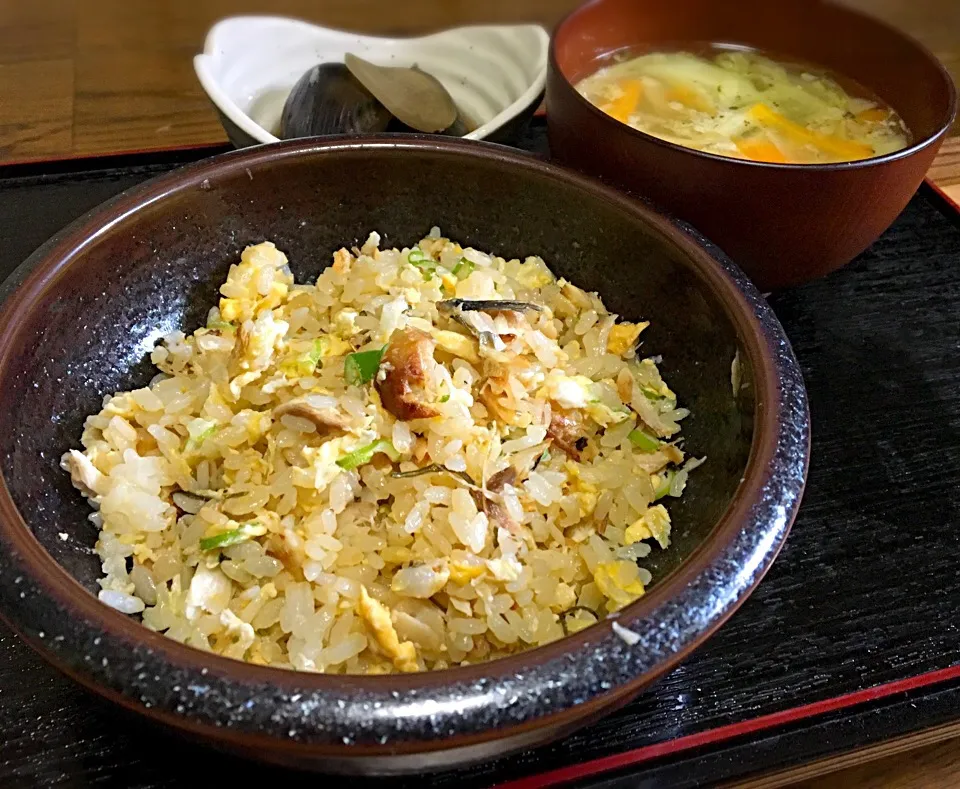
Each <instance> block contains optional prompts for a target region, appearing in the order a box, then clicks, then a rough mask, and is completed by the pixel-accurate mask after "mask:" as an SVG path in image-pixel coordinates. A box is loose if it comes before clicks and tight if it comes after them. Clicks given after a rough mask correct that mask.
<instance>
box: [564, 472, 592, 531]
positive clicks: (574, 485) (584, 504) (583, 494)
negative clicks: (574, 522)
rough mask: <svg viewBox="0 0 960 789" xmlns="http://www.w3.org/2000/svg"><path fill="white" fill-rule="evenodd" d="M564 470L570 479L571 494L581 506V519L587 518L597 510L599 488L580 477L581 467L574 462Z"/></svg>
mask: <svg viewBox="0 0 960 789" xmlns="http://www.w3.org/2000/svg"><path fill="white" fill-rule="evenodd" d="M564 469H565V470H566V472H567V474H568V475H569V477H570V480H571V483H570V492H571V493H572V494H573V495H574V496H576V497H577V502H578V503H579V505H580V517H581V518H586V517H587V516H588V515H590V514H591V513H592V512H593V511H594V510H595V509H596V508H597V499H598V498H599V493H598V489H597V486H596V485H594V484H593V483H592V482H585V481H584V480H583V479H581V477H580V467H579V466H578V465H577V464H576V463H574V462H573V461H572V460H568V461H567V462H566V463H565V464H564Z"/></svg>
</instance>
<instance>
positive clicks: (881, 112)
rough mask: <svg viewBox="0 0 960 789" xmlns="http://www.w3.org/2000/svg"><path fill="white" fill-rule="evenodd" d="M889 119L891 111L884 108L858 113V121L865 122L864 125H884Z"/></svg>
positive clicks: (873, 108) (872, 108)
mask: <svg viewBox="0 0 960 789" xmlns="http://www.w3.org/2000/svg"><path fill="white" fill-rule="evenodd" d="M889 117H890V113H889V111H887V110H885V109H884V108H883V107H871V108H870V109H868V110H863V111H862V112H858V113H857V120H858V121H863V122H864V123H882V122H883V121H885V120H887V118H889Z"/></svg>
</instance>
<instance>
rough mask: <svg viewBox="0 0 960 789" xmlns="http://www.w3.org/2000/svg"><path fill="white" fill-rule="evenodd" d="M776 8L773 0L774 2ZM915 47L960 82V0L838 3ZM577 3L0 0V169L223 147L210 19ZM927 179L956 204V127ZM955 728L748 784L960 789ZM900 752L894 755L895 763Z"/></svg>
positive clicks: (408, 14)
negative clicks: (207, 75) (206, 81)
mask: <svg viewBox="0 0 960 789" xmlns="http://www.w3.org/2000/svg"><path fill="white" fill-rule="evenodd" d="M774 1H775V0H774ZM843 2H845V3H846V4H847V5H851V6H854V7H856V8H859V9H861V10H863V11H865V12H868V13H871V14H874V15H876V16H877V17H880V18H881V19H884V20H886V21H888V22H890V23H892V24H895V25H897V26H899V27H901V28H902V29H904V30H906V31H908V32H909V33H911V34H912V35H914V36H915V37H916V38H918V39H920V40H921V41H923V42H924V43H925V44H926V45H927V46H928V47H929V48H930V49H931V50H932V51H933V52H935V53H936V54H937V56H938V57H939V58H940V59H941V60H942V61H943V62H944V64H945V65H946V66H947V68H948V69H949V70H950V72H951V73H952V74H953V75H954V79H955V80H957V81H958V82H960V0H843ZM576 4H577V0H486V2H484V3H477V2H472V1H471V0H401V1H398V2H388V0H324V2H318V0H274V1H273V2H267V0H259V2H258V0H0V164H2V163H5V162H15V161H25V160H36V159H53V158H67V157H72V156H89V155H98V154H108V153H116V152H120V151H131V150H145V149H157V148H169V147H174V146H189V145H198V144H205V143H218V142H224V141H225V140H226V138H225V136H224V134H223V130H222V129H221V128H220V125H219V123H218V121H217V118H216V116H215V114H214V112H213V110H212V109H211V106H210V104H209V102H208V101H207V99H206V97H205V96H204V95H203V93H202V91H201V90H200V86H199V84H198V83H197V81H196V78H195V77H194V73H193V65H192V62H191V58H192V56H193V55H194V54H195V53H196V52H198V51H199V50H200V48H201V46H202V42H203V36H204V33H205V31H206V30H207V29H208V28H209V27H210V25H211V24H212V23H213V22H214V21H216V20H217V19H218V18H221V17H223V16H228V15H231V14H240V13H272V14H284V15H290V16H298V17H302V18H306V19H311V20H315V21H317V22H321V23H323V24H326V25H333V26H338V27H344V28H351V29H356V30H362V31H365V32H375V33H408V32H411V33H412V32H421V31H426V30H431V29H438V28H442V27H448V26H452V25H457V24H465V23H478V22H522V21H535V22H539V23H541V24H544V25H546V26H547V27H552V26H553V25H554V24H555V23H556V22H557V21H558V20H559V19H560V18H561V17H562V16H563V15H564V14H565V13H566V12H567V11H569V10H570V9H571V8H573V7H574V6H575V5H576ZM929 177H930V179H931V180H932V181H934V182H935V183H936V184H937V185H938V186H939V187H940V188H941V189H943V190H944V191H945V192H947V194H949V195H950V196H951V197H952V198H953V199H954V200H955V201H957V202H958V203H960V124H958V125H956V126H955V127H954V130H953V136H952V137H951V138H950V139H948V140H947V142H946V143H945V144H944V146H943V149H942V150H941V153H940V155H939V157H938V158H937V161H936V162H935V164H934V166H933V168H932V169H931V171H930V175H929ZM953 733H954V731H953V730H952V729H951V730H949V731H947V730H944V731H943V732H928V733H923V734H921V735H913V736H911V737H909V738H904V739H903V740H902V741H897V742H895V743H890V744H886V745H884V746H883V747H880V748H872V749H866V750H864V751H863V752H860V753H855V754H846V755H842V756H840V757H835V758H831V759H828V760H824V761H823V762H819V763H815V764H813V765H808V766H806V767H804V768H802V769H800V770H792V771H789V772H787V773H783V774H779V775H772V776H764V777H762V778H759V779H757V780H756V781H752V782H750V784H749V786H750V787H756V789H760V787H763V789H772V788H773V787H781V786H791V787H794V789H801V787H802V789H865V788H866V787H871V788H872V787H895V788H896V789H914V788H916V789H920V787H942V788H943V789H949V787H960V739H947V740H946V741H940V740H942V739H943V738H944V737H946V736H947V735H950V734H953ZM890 754H894V755H890Z"/></svg>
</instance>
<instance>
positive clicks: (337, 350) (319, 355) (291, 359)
mask: <svg viewBox="0 0 960 789" xmlns="http://www.w3.org/2000/svg"><path fill="white" fill-rule="evenodd" d="M287 350H288V351H290V353H289V354H288V355H287V356H286V357H285V358H284V359H283V361H282V362H280V371H281V372H282V373H284V374H285V375H292V376H302V375H311V374H312V373H313V372H314V370H316V369H317V365H318V364H322V363H323V360H324V359H330V358H332V357H336V356H346V355H347V354H348V353H350V352H351V351H352V350H353V346H352V345H350V343H348V342H347V341H346V340H343V339H341V338H340V337H338V336H337V335H336V334H324V335H321V336H320V337H317V338H316V339H315V340H296V341H294V342H291V343H288V345H287Z"/></svg>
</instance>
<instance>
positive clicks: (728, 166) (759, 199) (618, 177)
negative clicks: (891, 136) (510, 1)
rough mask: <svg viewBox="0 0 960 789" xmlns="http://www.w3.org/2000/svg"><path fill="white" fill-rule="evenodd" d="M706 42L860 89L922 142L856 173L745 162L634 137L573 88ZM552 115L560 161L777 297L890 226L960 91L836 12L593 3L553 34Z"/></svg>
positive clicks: (913, 47) (924, 55) (680, 2)
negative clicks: (682, 229) (603, 70)
mask: <svg viewBox="0 0 960 789" xmlns="http://www.w3.org/2000/svg"><path fill="white" fill-rule="evenodd" d="M706 43H721V44H731V45H742V46H748V47H754V48H757V49H760V50H764V51H767V52H770V53H772V54H774V55H776V56H780V57H783V58H785V59H788V60H793V61H796V62H802V63H809V64H812V65H814V66H820V67H822V68H825V69H827V70H829V71H831V72H834V73H836V74H837V75H839V76H840V77H842V78H845V79H848V80H852V81H854V82H857V83H859V84H861V85H863V86H864V87H865V88H867V89H868V90H869V91H872V92H873V93H875V94H876V95H878V96H880V97H881V98H882V99H883V100H885V101H886V102H888V103H889V104H890V105H891V106H893V107H894V108H895V109H896V110H897V111H898V112H899V113H900V114H901V116H902V117H903V118H904V120H905V122H906V124H907V126H908V127H909V128H910V130H911V132H912V134H913V143H912V145H911V146H909V147H908V148H906V149H904V150H903V151H898V152H895V153H893V154H889V155H887V156H882V157H875V158H873V159H867V160H862V161H858V162H846V163H839V164H828V165H775V164H762V163H757V162H747V161H742V160H738V159H730V158H726V157H721V156H715V155H713V154H707V153H702V152H700V151H694V150H692V149H689V148H682V147H680V146H677V145H674V144H672V143H669V142H665V141H663V140H659V139H657V138H655V137H652V136H650V135H647V134H644V133H643V132H640V131H637V130H636V129H632V128H630V127H629V126H627V125H625V124H622V123H620V122H618V121H616V120H614V119H613V118H611V117H610V116H608V115H606V114H604V113H603V112H601V111H600V110H599V109H597V108H596V107H593V106H592V105H591V104H590V103H589V102H588V101H587V100H586V99H584V98H583V97H582V96H580V95H579V93H577V91H576V90H575V88H574V87H573V85H574V84H576V82H578V81H579V80H580V79H582V78H583V77H585V76H587V75H588V74H590V73H592V72H593V71H594V70H596V69H597V68H598V67H599V66H600V65H601V64H602V63H603V61H604V60H605V59H606V58H607V57H608V56H609V55H610V54H611V53H613V52H617V51H622V50H627V51H650V50H656V49H677V48H684V47H686V48H690V47H696V48H699V47H701V46H702V45H703V44H706ZM547 106H548V114H547V117H548V122H549V125H550V143H551V150H552V151H553V153H554V155H555V156H556V157H557V158H559V159H560V160H561V161H563V162H565V163H567V164H569V165H571V166H573V167H576V168H577V169H580V170H582V171H584V172H587V173H590V174H592V175H597V176H600V177H601V178H603V179H604V180H606V181H608V182H610V183H613V184H614V185H617V186H619V187H621V188H624V189H626V190H628V191H630V192H633V193H636V194H640V195H643V196H645V197H648V198H650V199H651V200H653V201H654V202H655V203H657V204H659V205H660V206H661V207H663V208H665V209H667V210H668V211H670V212H672V213H673V214H675V215H676V216H678V217H679V218H681V219H685V220H687V221H689V222H691V223H693V224H694V225H695V226H696V227H697V228H698V229H700V230H701V231H703V232H704V233H705V234H706V235H707V236H708V237H709V238H710V239H711V240H713V241H715V242H716V243H717V244H719V245H720V246H721V247H722V248H723V249H724V251H726V252H727V253H728V254H729V255H730V256H731V257H732V258H733V259H734V261H735V262H736V263H738V264H739V265H740V266H741V267H742V268H743V269H744V270H745V271H746V273H747V274H748V275H749V276H750V277H751V279H753V281H754V282H755V283H756V284H757V285H758V286H759V287H760V288H761V289H763V290H771V289H774V288H778V287H783V286H787V285H792V284H797V283H800V282H804V281H807V280H809V279H813V278H815V277H817V276H821V275H823V274H825V273H828V272H830V271H832V270H834V269H836V268H839V267H840V266H842V265H844V264H846V263H848V262H849V261H850V260H851V259H852V258H853V257H855V256H856V255H857V254H859V253H860V252H862V251H863V250H864V249H865V248H866V247H867V246H869V245H870V244H871V243H872V242H873V241H874V240H876V238H877V237H878V236H879V235H880V234H881V233H882V232H883V231H884V230H885V229H886V228H887V227H889V225H890V223H891V222H892V221H893V220H894V219H895V218H896V216H897V215H898V214H899V213H900V211H902V210H903V208H904V206H906V204H907V202H908V200H909V199H910V197H911V196H912V194H913V193H914V192H915V191H916V188H917V187H918V186H919V184H920V182H921V181H922V180H923V177H924V174H925V173H926V171H927V168H928V167H929V165H930V163H931V161H932V160H933V157H934V156H935V155H936V152H937V150H938V148H939V145H940V143H941V142H942V139H943V136H944V134H945V133H946V131H947V129H948V128H949V127H950V124H951V123H952V121H953V118H954V115H955V112H956V92H955V90H954V87H953V83H952V82H951V80H950V77H949V76H948V75H947V73H946V71H945V70H944V69H943V67H942V66H941V65H940V63H939V62H938V61H937V60H936V58H934V57H933V56H932V55H931V54H930V53H929V52H927V51H926V50H925V49H924V48H923V47H921V46H920V45H919V44H917V43H915V42H914V41H912V40H911V39H909V38H908V37H906V36H904V35H903V34H901V33H899V32H897V31H895V30H893V29H891V28H889V27H887V26H886V25H884V24H882V23H880V22H877V21H875V20H873V19H871V18H869V17H866V16H863V15H861V14H858V13H856V12H853V11H851V10H849V9H846V8H842V7H840V6H835V5H831V4H828V3H820V2H810V1H809V0H778V2H775V3H769V2H762V0H740V2H737V3H716V2H713V1H712V0H593V1H592V2H590V3H587V4H586V5H585V6H583V7H581V8H580V9H578V10H577V11H575V12H573V13H572V14H571V15H570V16H569V17H568V18H567V19H566V20H565V21H564V22H562V23H561V25H560V26H559V27H558V29H557V31H556V33H555V35H554V40H553V45H552V50H551V62H550V71H549V73H548V78H547Z"/></svg>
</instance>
